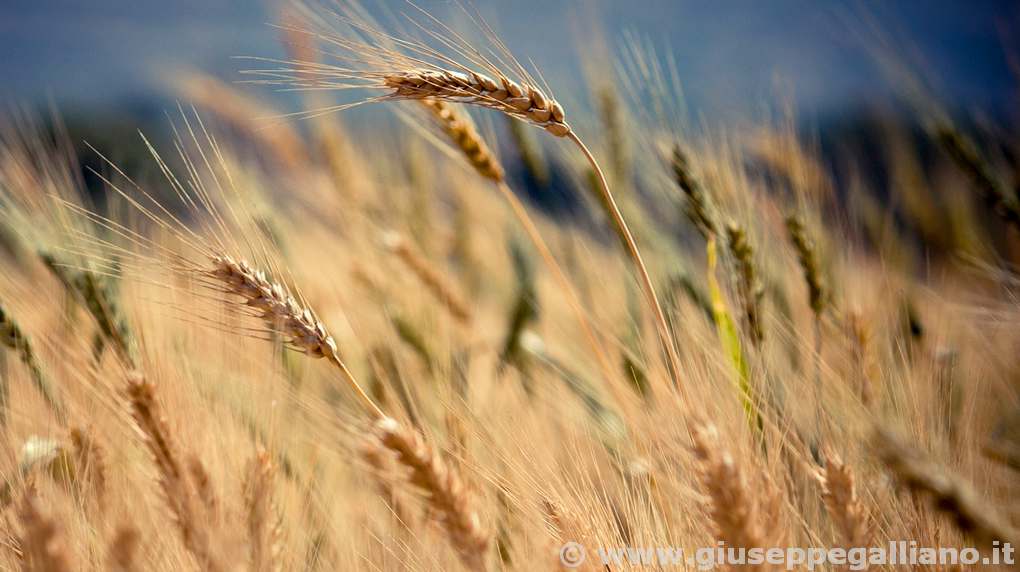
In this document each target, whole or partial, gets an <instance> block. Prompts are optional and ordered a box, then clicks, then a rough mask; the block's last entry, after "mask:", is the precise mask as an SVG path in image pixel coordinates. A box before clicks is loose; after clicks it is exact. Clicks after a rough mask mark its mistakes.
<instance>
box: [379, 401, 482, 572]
mask: <svg viewBox="0 0 1020 572" xmlns="http://www.w3.org/2000/svg"><path fill="white" fill-rule="evenodd" d="M375 431H376V435H377V436H378V439H379V442H380V443H382V445H383V446H384V447H386V448H387V449H389V450H390V451H392V452H393V453H395V454H396V456H397V461H398V462H399V463H400V464H401V465H403V466H404V467H406V468H407V469H408V470H409V471H410V474H409V476H408V479H409V480H410V482H411V484H413V485H414V486H415V487H417V488H418V489H420V490H421V492H423V493H425V494H426V495H427V496H428V501H429V506H430V507H431V508H432V509H433V511H434V512H435V513H436V515H437V516H438V518H439V520H440V522H441V523H442V525H443V528H444V529H445V530H446V533H447V535H448V536H449V540H450V544H451V545H452V546H453V548H454V549H455V550H456V551H457V554H458V555H459V556H460V559H461V562H463V563H464V565H465V566H466V567H467V568H468V569H469V570H473V571H475V570H486V569H487V566H486V564H485V557H486V552H487V551H488V547H489V542H490V538H489V534H488V533H487V532H486V531H485V530H484V529H483V528H482V524H481V520H480V519H479V517H478V513H477V512H475V510H474V508H473V507H472V506H471V502H470V498H469V496H468V491H467V489H466V488H465V487H464V484H463V483H462V482H461V480H460V477H459V476H458V475H457V472H456V471H454V470H453V469H451V468H450V467H449V466H447V464H446V462H445V461H443V458H442V457H441V456H440V455H438V454H436V452H435V451H434V450H433V449H432V447H430V446H429V445H428V444H427V443H425V440H424V439H423V438H422V436H421V435H420V434H418V433H417V432H416V431H413V430H410V429H406V428H404V427H402V426H401V425H400V424H399V423H397V422H396V421H395V420H393V419H390V418H384V419H381V420H379V421H378V422H377V423H376V425H375Z"/></svg>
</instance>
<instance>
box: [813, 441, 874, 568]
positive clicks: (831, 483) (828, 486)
mask: <svg viewBox="0 0 1020 572" xmlns="http://www.w3.org/2000/svg"><path fill="white" fill-rule="evenodd" d="M817 477H818V481H819V483H820V484H821V485H822V501H824V503H825V510H826V511H827V512H828V513H829V517H830V518H832V520H833V521H835V523H836V525H837V526H838V527H839V532H840V534H842V535H843V540H844V541H845V542H846V543H847V547H849V548H856V547H862V546H870V545H871V528H870V524H869V522H868V511H867V509H866V508H865V507H864V503H862V502H861V499H860V498H859V497H858V496H857V485H856V482H855V479H854V474H853V471H851V470H850V467H849V466H847V465H846V464H845V463H843V461H842V460H840V459H839V457H836V456H835V455H828V456H827V459H826V463H825V467H824V468H823V469H821V470H820V471H818V474H817Z"/></svg>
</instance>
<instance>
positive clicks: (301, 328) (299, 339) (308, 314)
mask: <svg viewBox="0 0 1020 572" xmlns="http://www.w3.org/2000/svg"><path fill="white" fill-rule="evenodd" d="M212 263H213V269H212V270H210V271H208V275H209V276H210V277H212V278H214V279H216V280H218V281H219V282H221V283H222V284H224V285H225V286H226V288H227V291H228V292H232V293H234V294H236V295H238V296H240V297H241V298H242V299H244V304H245V306H247V307H249V308H253V309H254V310H256V311H258V312H260V314H259V317H260V318H262V319H263V320H264V321H265V322H266V323H267V324H268V325H269V327H270V328H271V329H272V330H273V331H279V332H282V333H283V334H284V335H286V336H288V337H289V339H288V342H289V343H290V344H291V345H292V346H293V347H295V348H297V349H299V350H301V351H303V352H304V353H305V354H306V355H308V356H311V357H313V358H323V357H324V358H326V359H327V360H328V361H329V362H330V363H332V364H333V365H334V366H336V368H337V369H338V370H339V371H340V374H341V376H342V377H343V378H344V381H345V382H346V383H347V384H348V385H349V386H350V387H351V389H353V390H354V392H355V393H356V394H357V395H358V397H359V398H360V399H361V401H362V403H363V404H364V405H365V407H366V408H367V409H368V411H369V412H370V413H371V414H373V415H374V416H375V417H376V418H381V417H384V414H383V412H382V410H381V409H379V406H378V405H376V403H375V402H374V401H372V398H371V397H369V396H368V394H367V393H365V390H364V389H362V387H361V385H360V384H359V383H358V381H357V380H356V379H355V378H354V374H352V373H351V371H350V370H349V369H348V368H347V365H346V364H345V363H344V362H343V361H342V360H341V359H340V355H339V353H338V352H337V347H336V342H335V341H334V340H333V337H332V336H331V335H329V332H327V331H326V326H325V325H323V323H322V322H320V321H319V320H318V319H317V318H316V317H315V315H314V314H313V313H312V311H311V310H309V309H308V308H305V307H304V306H302V305H301V304H300V303H298V301H297V300H295V299H294V298H293V297H292V296H291V295H290V294H289V292H288V291H287V289H286V288H284V287H283V286H282V285H280V284H279V283H276V282H272V281H271V280H269V279H268V278H267V277H266V275H265V273H264V272H262V271H261V270H256V269H255V268H253V267H252V266H251V265H249V264H248V263H247V262H245V261H243V260H241V261H236V260H234V259H233V258H231V257H230V256H214V257H213V258H212Z"/></svg>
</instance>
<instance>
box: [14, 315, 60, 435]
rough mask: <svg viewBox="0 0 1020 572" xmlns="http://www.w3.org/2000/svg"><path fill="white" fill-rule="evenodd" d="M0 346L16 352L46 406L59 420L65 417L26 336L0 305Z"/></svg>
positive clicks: (58, 399) (54, 391)
mask: <svg viewBox="0 0 1020 572" xmlns="http://www.w3.org/2000/svg"><path fill="white" fill-rule="evenodd" d="M0 345H2V346H6V347H7V348H8V349H10V350H11V351H14V352H17V354H18V357H19V358H20V359H21V362H22V363H23V364H25V367H26V368H28V373H29V377H31V379H32V384H33V385H34V386H35V388H36V390H37V391H38V392H39V395H41V396H42V398H43V400H44V401H45V402H46V405H48V406H49V408H50V409H51V410H52V411H53V413H54V414H55V415H56V416H57V417H58V418H59V419H60V420H64V419H65V418H66V417H67V413H66V410H65V408H64V404H63V402H62V401H61V400H60V398H59V397H58V396H57V393H56V390H55V389H54V388H53V386H52V385H51V384H50V381H49V379H48V378H47V377H46V375H45V374H44V373H43V370H42V366H40V365H39V360H38V359H36V357H35V350H34V349H33V346H32V343H31V342H30V341H29V339H28V336H26V335H25V333H24V332H23V331H22V330H21V327H19V326H18V323H17V322H16V321H14V318H13V317H12V316H11V315H10V314H8V313H7V311H6V310H4V307H3V305H0ZM6 384H7V378H6V376H4V379H2V380H0V426H2V425H4V424H5V423H6V422H7V408H8V404H7V399H8V393H9V388H8V387H7V385H6Z"/></svg>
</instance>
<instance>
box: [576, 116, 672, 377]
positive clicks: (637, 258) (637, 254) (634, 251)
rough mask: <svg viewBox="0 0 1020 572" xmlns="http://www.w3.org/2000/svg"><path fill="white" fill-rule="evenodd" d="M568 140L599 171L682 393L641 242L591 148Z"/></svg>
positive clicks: (605, 200)
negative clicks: (638, 244) (639, 242)
mask: <svg viewBox="0 0 1020 572" xmlns="http://www.w3.org/2000/svg"><path fill="white" fill-rule="evenodd" d="M566 137H567V139H570V140H571V141H573V142H574V144H575V145H577V147H578V149H580V150H581V153H582V154H584V157H585V159H587V160H588V163H589V164H590V165H591V168H592V170H594V171H595V176H596V178H597V179H598V182H599V191H600V192H601V193H602V199H603V204H604V205H605V207H606V211H607V214H608V215H609V218H610V219H612V221H613V224H614V225H615V226H616V230H617V234H618V235H619V236H620V238H621V239H622V240H623V243H624V245H625V246H626V248H627V254H628V255H629V256H630V259H631V262H633V264H634V268H635V271H636V273H637V276H638V281H639V282H640V283H641V288H642V290H644V294H645V298H646V301H647V302H648V305H649V306H651V307H652V311H653V312H654V314H655V328H656V330H657V331H658V334H659V342H660V344H661V345H662V346H663V351H664V352H665V353H666V367H667V369H668V370H669V373H670V377H671V378H672V380H673V385H674V386H675V387H676V388H677V389H680V358H679V357H678V356H677V353H676V344H675V343H674V341H673V335H672V334H671V333H670V330H669V323H668V322H667V321H666V314H665V313H664V312H663V311H662V305H661V304H660V303H659V297H658V296H657V295H656V294H655V286H654V285H653V284H652V278H651V276H649V274H648V269H647V268H646V267H645V262H644V260H643V259H642V258H641V251H640V250H639V249H638V246H637V242H636V241H635V240H634V236H633V235H632V234H631V232H630V228H629V227H628V226H627V221H625V220H624V219H623V214H622V213H621V212H620V208H619V207H618V206H617V204H616V199H615V198H614V197H613V193H612V192H610V190H609V183H608V182H607V181H606V175H605V173H603V172H602V168H601V167H599V164H598V161H596V160H595V156H594V155H592V153H591V151H590V150H589V149H588V147H587V146H586V145H585V144H584V142H583V141H581V138H580V137H578V136H577V134H576V133H574V132H573V131H570V132H569V133H567V134H566Z"/></svg>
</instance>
